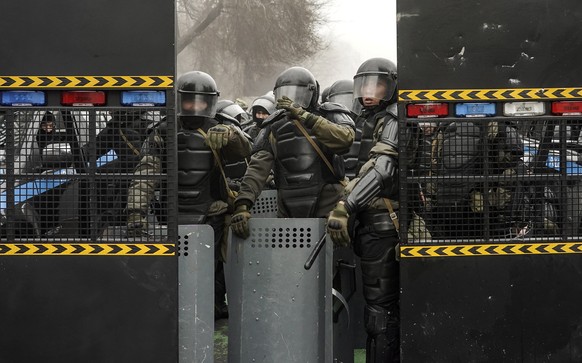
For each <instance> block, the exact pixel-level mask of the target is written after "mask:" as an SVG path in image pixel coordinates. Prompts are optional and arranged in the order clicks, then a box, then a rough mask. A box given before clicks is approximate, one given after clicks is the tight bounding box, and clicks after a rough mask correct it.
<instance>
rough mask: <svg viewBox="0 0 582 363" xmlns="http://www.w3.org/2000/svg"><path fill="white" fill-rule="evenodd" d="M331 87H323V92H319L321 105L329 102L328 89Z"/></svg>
mask: <svg viewBox="0 0 582 363" xmlns="http://www.w3.org/2000/svg"><path fill="white" fill-rule="evenodd" d="M330 88H331V87H325V88H324V89H323V91H321V103H326V102H328V101H329V89H330Z"/></svg>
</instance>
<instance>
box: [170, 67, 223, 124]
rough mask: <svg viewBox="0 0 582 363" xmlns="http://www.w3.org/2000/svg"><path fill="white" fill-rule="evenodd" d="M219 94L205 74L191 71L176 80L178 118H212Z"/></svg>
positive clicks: (211, 80) (211, 79) (213, 83)
mask: <svg viewBox="0 0 582 363" xmlns="http://www.w3.org/2000/svg"><path fill="white" fill-rule="evenodd" d="M219 95H220V92H218V90H217V89H216V82H214V79H213V78H212V77H211V76H210V75H208V74H207V73H204V72H200V71H192V72H187V73H184V74H183V75H181V76H180V78H178V105H177V107H178V116H198V117H214V116H215V115H216V103H217V101H218V96H219Z"/></svg>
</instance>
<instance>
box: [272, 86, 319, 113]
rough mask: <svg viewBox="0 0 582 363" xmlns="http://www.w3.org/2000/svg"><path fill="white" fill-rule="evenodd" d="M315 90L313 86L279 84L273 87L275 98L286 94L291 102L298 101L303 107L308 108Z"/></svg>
mask: <svg viewBox="0 0 582 363" xmlns="http://www.w3.org/2000/svg"><path fill="white" fill-rule="evenodd" d="M314 92H315V86H313V85H309V86H295V85H289V86H281V87H278V88H275V99H279V98H282V97H283V96H287V97H289V98H290V99H292V100H293V102H295V103H298V104H299V105H300V106H301V107H303V108H308V107H309V105H311V99H312V98H313V95H314Z"/></svg>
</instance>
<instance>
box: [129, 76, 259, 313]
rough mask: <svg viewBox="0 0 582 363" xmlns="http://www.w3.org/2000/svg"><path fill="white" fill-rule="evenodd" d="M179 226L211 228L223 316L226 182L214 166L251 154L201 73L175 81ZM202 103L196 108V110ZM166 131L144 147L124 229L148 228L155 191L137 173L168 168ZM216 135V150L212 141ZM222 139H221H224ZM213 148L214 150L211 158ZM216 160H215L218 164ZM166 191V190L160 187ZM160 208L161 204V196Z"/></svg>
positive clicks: (153, 136)
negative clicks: (221, 111)
mask: <svg viewBox="0 0 582 363" xmlns="http://www.w3.org/2000/svg"><path fill="white" fill-rule="evenodd" d="M178 96H179V97H178V100H179V107H181V109H180V112H179V113H178V116H179V123H180V125H179V126H180V127H179V131H178V134H177V143H178V176H177V180H178V213H179V214H178V224H209V225H211V226H212V227H213V229H214V244H215V263H216V265H215V267H216V268H215V317H225V316H226V303H225V293H226V288H225V283H224V268H223V263H222V261H223V259H222V254H221V242H222V241H223V233H224V230H225V218H227V217H228V216H229V213H228V212H229V211H230V209H229V202H231V200H229V195H228V190H227V184H226V180H224V178H223V176H222V175H221V171H220V168H219V167H217V164H220V165H222V167H224V165H225V164H226V163H227V162H234V161H237V160H240V159H242V158H245V157H247V156H249V155H250V151H251V148H252V143H251V141H250V139H249V138H248V137H246V135H245V134H244V133H243V132H242V131H241V130H240V128H239V127H238V126H237V122H236V120H234V119H229V118H228V117H227V116H224V115H219V116H218V117H217V116H216V98H217V97H218V91H217V90H216V84H215V83H214V80H213V79H212V77H210V76H209V75H207V74H206V73H203V72H189V73H186V74H184V75H183V76H182V77H180V79H179V80H178ZM197 103H198V104H204V105H205V108H204V109H202V110H200V109H198V108H197V107H196V106H194V107H193V108H188V109H186V106H187V105H190V106H191V105H192V104H197ZM165 132H166V127H164V125H161V127H159V128H158V129H156V130H155V132H154V133H152V134H151V135H150V137H148V139H147V140H146V143H145V144H144V157H143V158H142V159H141V161H140V163H139V165H138V167H137V168H136V171H135V175H136V178H135V180H133V182H132V185H131V187H130V191H129V196H128V211H129V213H130V215H129V217H128V227H130V228H131V229H136V227H137V228H143V226H144V225H147V219H146V215H147V210H148V207H149V204H150V202H151V201H152V197H153V193H154V191H155V189H156V187H157V183H156V181H155V180H153V179H151V178H148V179H145V178H143V179H140V178H139V176H140V175H155V174H158V173H160V172H161V171H165V170H167V168H166V160H165V155H166V152H165V140H166V135H165ZM216 135H220V137H219V138H218V141H220V145H218V146H217V144H216V142H213V141H211V140H213V137H214V136H216ZM222 136H224V137H222ZM213 150H214V151H215V152H216V155H217V156H215V155H214V153H213ZM217 158H218V160H217ZM162 190H166V188H162ZM161 199H162V204H163V203H164V201H165V198H164V196H163V195H162V197H161Z"/></svg>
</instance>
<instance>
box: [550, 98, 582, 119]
mask: <svg viewBox="0 0 582 363" xmlns="http://www.w3.org/2000/svg"><path fill="white" fill-rule="evenodd" d="M552 113H553V114H554V115H566V116H568V115H582V101H557V102H552Z"/></svg>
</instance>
